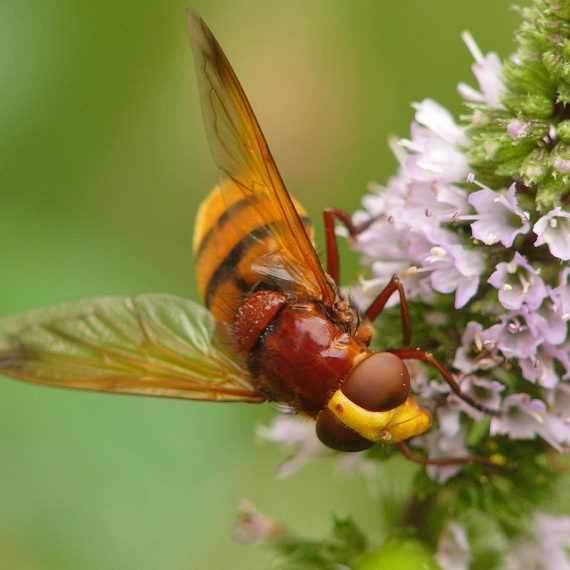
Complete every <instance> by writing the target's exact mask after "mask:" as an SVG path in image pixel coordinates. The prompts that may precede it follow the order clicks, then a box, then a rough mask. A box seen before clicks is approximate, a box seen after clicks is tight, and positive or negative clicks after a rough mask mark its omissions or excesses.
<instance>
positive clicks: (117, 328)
mask: <svg viewBox="0 0 570 570" xmlns="http://www.w3.org/2000/svg"><path fill="white" fill-rule="evenodd" d="M214 327H215V325H214V322H213V319H212V317H211V315H210V314H209V312H208V311H207V310H206V309H205V308H204V307H201V306H200V305H197V304H195V303H193V302H191V301H188V300H186V299H183V298H181V297H176V296H173V295H164V294H148V295H139V296H137V297H100V298H95V299H85V300H80V301H72V302H68V303H63V304H60V305H55V306H52V307H46V308H43V309H37V310H33V311H29V312H27V313H24V314H21V315H16V316H13V317H7V318H4V319H0V373H1V374H6V375H8V376H14V377H16V378H19V379H22V380H27V381H30V382H36V383H39V384H47V385H55V386H63V387H68V388H81V389H84V390H97V391H102V392H119V393H126V394H142V395H148V396H164V397H170V398H188V399H192V400H217V401H249V402H261V401H263V400H264V399H265V398H264V397H263V396H261V395H260V394H259V393H258V392H256V391H255V390H254V389H253V387H252V386H251V384H250V381H249V380H250V375H249V372H247V370H246V369H245V368H244V366H243V365H242V364H241V363H240V362H239V361H238V360H236V358H237V357H236V356H235V355H233V354H229V353H228V349H226V348H224V347H223V346H220V345H219V343H218V341H217V340H216V335H215V334H214Z"/></svg>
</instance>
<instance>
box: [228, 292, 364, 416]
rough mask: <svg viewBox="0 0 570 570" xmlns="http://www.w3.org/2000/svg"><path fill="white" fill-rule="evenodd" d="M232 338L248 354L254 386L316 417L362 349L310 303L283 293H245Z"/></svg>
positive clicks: (360, 343) (358, 341)
mask: <svg viewBox="0 0 570 570" xmlns="http://www.w3.org/2000/svg"><path fill="white" fill-rule="evenodd" d="M234 330H235V332H236V339H237V341H238V343H239V344H240V346H241V348H242V349H243V350H244V351H246V352H248V353H249V356H250V360H249V363H250V368H251V370H252V373H253V377H254V378H255V387H256V389H258V390H260V391H261V392H262V393H264V394H268V395H270V396H271V397H272V398H274V399H275V400H278V401H281V402H285V403H287V404H290V405H292V406H294V407H295V408H296V409H297V410H298V411H300V412H304V413H306V414H308V415H310V416H316V415H317V414H318V412H319V411H320V410H321V409H322V408H323V407H324V406H325V405H326V404H327V402H328V400H329V399H330V397H331V395H332V394H333V393H334V391H335V390H337V389H338V387H339V386H340V384H341V383H342V381H343V380H344V378H345V377H346V376H347V375H348V373H349V372H350V371H351V369H352V368H353V367H354V366H355V364H356V363H357V362H359V361H360V360H361V359H362V358H363V357H364V356H365V355H366V354H367V353H368V352H369V350H368V347H367V346H366V344H364V343H363V342H362V341H361V340H358V339H357V338H355V337H354V336H352V335H351V334H349V333H348V332H346V330H343V327H341V326H339V325H336V324H335V323H334V322H333V321H332V320H331V318H330V316H328V315H326V314H325V312H324V310H323V309H322V308H321V307H320V306H319V305H318V304H317V303H314V302H311V301H304V302H302V303H298V304H293V303H292V302H291V301H289V300H287V298H286V297H285V295H284V294H283V293H279V292H273V291H259V292H256V293H253V294H251V295H249V297H248V298H247V299H246V300H245V301H244V303H243V304H242V306H241V307H240V309H239V311H238V312H237V315H236V320H235V329H234Z"/></svg>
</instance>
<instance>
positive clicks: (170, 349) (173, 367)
mask: <svg viewBox="0 0 570 570" xmlns="http://www.w3.org/2000/svg"><path fill="white" fill-rule="evenodd" d="M189 29H190V39H191V44H192V49H193V52H194V56H195V61H196V69H197V75H198V86H199V90H200V98H201V105H202V112H203V115H204V120H205V123H206V129H207V132H208V139H209V143H210V146H211V150H212V154H213V157H214V161H215V163H216V165H217V166H218V168H219V170H220V173H221V181H220V184H219V186H217V187H216V188H215V189H214V190H213V191H212V192H211V194H210V195H209V196H208V197H207V198H206V199H205V201H204V202H203V203H202V205H201V207H200V209H199V211H198V215H197V221H196V228H195V235H194V251H195V256H196V273H197V278H198V284H199V288H200V293H201V295H202V297H203V299H204V303H205V306H206V308H204V307H202V306H201V305H197V304H195V303H193V302H191V301H189V300H186V299H184V298H180V297H176V296H173V295H166V294H146V295H140V296H137V297H121V296H112V297H100V298H95V299H87V300H81V301H72V302H68V303H63V304H60V305H56V306H52V307H47V308H44V309H39V310H33V311H30V312H28V313H24V314H22V315H16V316H13V317H7V318H4V319H2V320H1V321H0V372H2V373H4V374H6V375H9V376H13V377H15V378H19V379H22V380H27V381H30V382H36V383H39V384H45V385H53V386H63V387H69V388H81V389H85V390H97V391H103V392H116V393H126V394H143V395H149V396H164V397H171V398H187V399H192V400H208V401H218V402H221V401H225V402H232V401H242V402H263V401H267V400H269V401H278V402H281V403H284V404H287V405H288V406H290V407H292V408H293V409H294V410H296V411H297V412H298V413H299V414H302V415H304V416H307V417H310V418H313V419H314V420H316V431H317V435H318V437H319V438H320V439H321V441H322V442H323V443H325V444H326V445H328V446H329V447H331V448H333V449H338V450H343V451H359V450H363V449H366V448H369V447H371V446H372V445H373V444H374V443H377V442H390V443H395V444H397V445H398V446H399V447H400V449H401V450H402V451H403V452H404V454H405V455H406V456H407V457H409V458H410V459H413V460H415V461H420V462H422V463H427V462H430V463H445V462H448V463H449V462H467V461H472V460H477V459H474V456H467V457H463V458H455V459H449V460H437V461H435V460H434V461H430V460H429V459H423V458H420V457H418V456H416V455H412V453H411V450H410V449H409V448H408V447H407V446H406V444H405V443H404V441H405V440H406V439H408V438H410V437H413V436H415V435H418V434H421V433H423V432H425V431H426V430H427V429H428V428H429V426H430V423H431V420H430V416H429V414H428V413H427V412H426V411H425V410H423V409H422V408H421V407H420V406H419V405H418V403H417V402H416V401H415V399H414V398H413V397H412V396H411V395H410V375H409V373H408V370H407V368H406V366H405V364H404V362H403V361H404V360H405V359H416V360H421V361H424V362H427V363H430V364H432V365H433V366H435V367H436V368H437V369H438V370H439V372H440V373H441V374H442V376H443V378H444V379H445V380H446V381H447V383H448V384H449V385H450V386H451V388H452V390H453V391H454V392H455V393H456V394H457V395H458V396H459V397H461V398H463V400H465V401H466V402H468V403H469V404H471V405H472V406H475V407H477V408H478V409H484V408H482V407H481V406H480V405H478V404H477V403H476V402H474V401H473V400H472V399H471V398H469V397H468V396H467V395H464V394H463V393H462V392H461V390H460V388H459V386H458V385H457V383H456V381H455V380H454V378H453V376H451V374H450V373H449V372H447V371H446V370H445V368H444V367H443V366H442V365H441V364H440V363H439V362H438V361H437V360H436V359H435V358H434V357H433V356H432V355H431V353H429V352H425V351H422V350H419V349H411V348H407V346H409V344H410V336H411V334H410V319H409V316H408V310H407V306H406V299H405V294H404V289H403V287H402V285H401V283H400V281H399V280H398V279H397V278H396V277H394V278H393V279H392V280H391V281H390V283H389V284H388V285H387V287H386V288H385V289H384V290H383V291H382V292H381V293H380V294H379V295H378V297H377V298H376V299H375V300H374V302H373V303H372V304H371V305H370V307H368V309H367V310H366V311H364V312H360V310H359V309H358V308H357V307H356V306H355V305H354V304H353V303H352V301H351V300H350V299H349V298H348V297H345V296H344V295H343V293H342V292H341V291H340V288H339V259H338V252H337V247H336V241H335V233H334V224H335V220H338V221H340V222H341V223H343V224H344V225H345V226H346V227H347V229H348V231H349V232H350V234H351V235H352V236H353V237H356V236H357V234H358V231H359V228H357V227H355V226H354V225H353V224H352V222H351V219H350V217H349V216H348V215H347V214H345V213H344V212H342V211H340V210H335V209H328V210H325V212H324V219H325V231H326V256H327V271H326V272H325V271H323V269H322V267H321V263H320V261H319V258H318V256H317V253H316V251H315V248H314V246H313V242H312V236H313V229H312V225H311V223H310V221H309V220H308V218H307V216H306V214H305V211H304V210H303V209H302V207H301V206H300V204H299V203H297V202H296V201H295V200H293V199H292V198H291V196H290V195H289V194H288V192H287V190H286V188H285V185H284V184H283V180H282V179H281V176H280V174H279V171H278V170H277V167H276V165H275V162H274V161H273V158H272V156H271V153H270V151H269V148H268V146H267V143H266V141H265V137H264V136H263V133H262V132H261V129H260V127H259V124H258V122H257V120H256V118H255V116H254V114H253V111H252V109H251V107H250V105H249V102H248V100H247V98H246V96H245V94H244V91H243V89H242V87H241V85H240V83H239V81H238V79H237V77H236V75H235V73H234V71H233V70H232V68H231V66H230V64H229V62H228V60H227V59H226V56H225V55H224V53H223V51H222V49H221V47H220V45H219V44H218V42H217V41H216V39H215V38H214V36H213V35H212V33H211V32H210V30H209V29H208V27H207V26H206V24H205V23H204V21H203V20H202V19H201V18H200V17H199V16H198V15H196V14H195V13H193V12H190V14H189ZM396 292H397V293H398V295H399V298H400V307H401V318H402V326H403V336H404V346H406V348H398V349H394V350H391V351H389V352H379V353H374V352H372V351H371V349H370V348H369V344H370V341H371V339H372V335H373V328H372V324H371V323H372V321H373V320H374V319H375V318H376V317H377V316H378V315H379V314H380V313H381V311H382V309H383V308H384V306H385V304H386V302H387V301H388V299H389V298H390V297H391V296H392V294H394V293H396Z"/></svg>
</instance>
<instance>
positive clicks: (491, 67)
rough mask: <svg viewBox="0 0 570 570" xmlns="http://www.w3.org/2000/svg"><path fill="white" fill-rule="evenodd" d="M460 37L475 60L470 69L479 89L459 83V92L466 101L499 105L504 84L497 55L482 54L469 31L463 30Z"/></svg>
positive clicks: (492, 105)
mask: <svg viewBox="0 0 570 570" xmlns="http://www.w3.org/2000/svg"><path fill="white" fill-rule="evenodd" d="M461 38H462V39H463V41H464V42H465V44H466V45H467V48H468V49H469V51H470V52H471V55H472V56H473V59H474V60H475V63H474V64H473V65H472V66H471V69H472V70H473V74H474V75H475V77H476V78H477V82H478V83H479V89H480V90H481V91H480V92H479V91H476V90H475V89H473V87H470V86H469V85H466V84H465V83H460V84H459V87H458V91H459V94H460V95H461V96H462V97H463V98H464V99H467V100H468V101H473V102H475V103H486V104H487V105H489V106H491V107H500V106H501V103H500V97H501V93H502V92H503V91H504V84H503V79H502V75H501V68H502V64H501V60H500V59H499V56H498V55H497V54H496V53H494V52H490V53H488V54H487V55H483V53H482V52H481V50H480V49H479V46H478V45H477V44H476V43H475V40H474V39H473V36H472V35H471V34H470V33H469V32H463V34H461Z"/></svg>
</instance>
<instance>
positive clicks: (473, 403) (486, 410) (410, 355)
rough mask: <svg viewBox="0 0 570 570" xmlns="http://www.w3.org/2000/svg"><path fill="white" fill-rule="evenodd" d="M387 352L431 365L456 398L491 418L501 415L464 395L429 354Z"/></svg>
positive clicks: (410, 350) (400, 350)
mask: <svg viewBox="0 0 570 570" xmlns="http://www.w3.org/2000/svg"><path fill="white" fill-rule="evenodd" d="M389 352H391V353H392V354H395V355H396V356H399V357H400V358H402V359H403V360H421V361H422V362H427V363H428V364H431V365H432V366H433V367H434V368H437V370H438V371H439V373H440V374H441V375H442V376H443V379H444V380H445V381H446V382H447V384H448V385H449V387H450V388H451V390H452V391H453V393H454V394H455V395H456V396H457V397H458V398H461V399H462V400H463V401H464V402H466V403H468V404H469V405H470V406H471V407H473V408H475V409H476V410H479V411H480V412H483V413H485V414H489V415H491V416H500V415H501V413H500V412H499V411H498V410H492V409H490V408H487V407H486V406H483V405H482V404H479V403H478V402H476V401H475V400H474V399H473V398H471V396H468V395H467V394H465V393H464V392H463V391H462V390H461V388H460V387H459V384H458V383H457V380H455V378H454V377H453V376H452V374H451V373H450V372H449V371H448V370H446V369H445V367H444V366H443V364H441V362H440V361H439V360H437V358H436V357H435V356H434V355H433V354H432V353H431V352H427V351H425V350H420V349H419V348H393V349H390V350H389Z"/></svg>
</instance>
